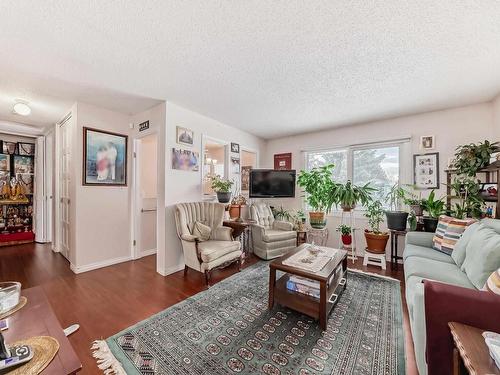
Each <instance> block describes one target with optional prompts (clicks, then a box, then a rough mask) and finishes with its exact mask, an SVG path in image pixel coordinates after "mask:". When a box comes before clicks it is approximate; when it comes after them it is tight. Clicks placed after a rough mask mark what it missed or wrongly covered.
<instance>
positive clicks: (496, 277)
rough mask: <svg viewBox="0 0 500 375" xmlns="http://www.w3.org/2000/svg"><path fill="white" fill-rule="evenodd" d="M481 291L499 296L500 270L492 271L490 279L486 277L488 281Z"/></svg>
mask: <svg viewBox="0 0 500 375" xmlns="http://www.w3.org/2000/svg"><path fill="white" fill-rule="evenodd" d="M483 290H486V291H488V292H491V293H495V294H498V295H499V296H500V268H499V269H497V270H496V271H494V272H493V273H492V274H491V275H490V277H488V280H486V284H484V288H483Z"/></svg>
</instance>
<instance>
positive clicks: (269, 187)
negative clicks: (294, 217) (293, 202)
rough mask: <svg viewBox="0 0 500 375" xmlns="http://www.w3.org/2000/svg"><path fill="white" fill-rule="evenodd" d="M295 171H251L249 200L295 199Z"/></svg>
mask: <svg viewBox="0 0 500 375" xmlns="http://www.w3.org/2000/svg"><path fill="white" fill-rule="evenodd" d="M295 174H296V173H295V170H286V171H284V170H282V171H280V170H274V169H252V170H251V171H250V198H293V197H295Z"/></svg>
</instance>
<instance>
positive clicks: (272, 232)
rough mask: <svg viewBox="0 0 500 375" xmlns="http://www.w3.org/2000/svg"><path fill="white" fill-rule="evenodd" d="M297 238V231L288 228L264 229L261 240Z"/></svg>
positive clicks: (274, 240)
mask: <svg viewBox="0 0 500 375" xmlns="http://www.w3.org/2000/svg"><path fill="white" fill-rule="evenodd" d="M292 238H295V239H296V238H297V233H296V232H294V231H290V230H287V231H285V230H276V229H266V230H265V232H264V235H263V238H262V239H263V240H264V241H266V242H276V241H283V240H289V239H292Z"/></svg>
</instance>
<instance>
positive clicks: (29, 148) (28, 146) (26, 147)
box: [17, 142, 35, 156]
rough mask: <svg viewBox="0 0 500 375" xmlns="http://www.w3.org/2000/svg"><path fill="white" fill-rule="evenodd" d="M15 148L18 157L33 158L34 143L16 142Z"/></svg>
mask: <svg viewBox="0 0 500 375" xmlns="http://www.w3.org/2000/svg"><path fill="white" fill-rule="evenodd" d="M17 148H18V153H19V155H26V156H34V155H35V144H34V143H24V142H17Z"/></svg>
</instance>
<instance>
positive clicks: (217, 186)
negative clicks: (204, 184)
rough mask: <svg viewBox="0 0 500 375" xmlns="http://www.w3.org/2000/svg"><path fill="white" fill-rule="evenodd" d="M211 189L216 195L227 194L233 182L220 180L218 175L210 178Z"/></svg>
mask: <svg viewBox="0 0 500 375" xmlns="http://www.w3.org/2000/svg"><path fill="white" fill-rule="evenodd" d="M210 181H211V185H210V186H211V187H212V189H213V191H215V192H216V193H229V192H230V191H231V186H233V184H234V182H233V181H230V180H228V179H227V178H222V177H221V176H219V175H215V176H212V177H210Z"/></svg>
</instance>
